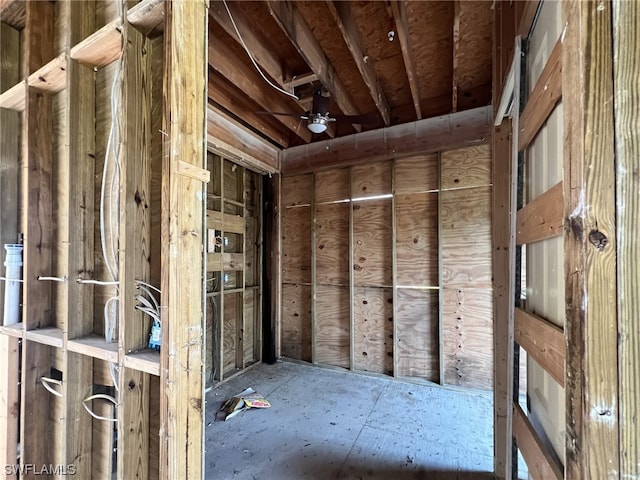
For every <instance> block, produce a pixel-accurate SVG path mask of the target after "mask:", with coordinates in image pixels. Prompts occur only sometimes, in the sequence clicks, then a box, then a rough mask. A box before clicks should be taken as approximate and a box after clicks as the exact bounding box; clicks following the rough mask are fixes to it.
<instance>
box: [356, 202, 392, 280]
mask: <svg viewBox="0 0 640 480" xmlns="http://www.w3.org/2000/svg"><path fill="white" fill-rule="evenodd" d="M391 218H392V211H391V199H382V200H370V201H363V202H355V203H354V205H353V263H354V265H353V269H354V272H353V276H354V282H355V285H357V286H390V285H391V276H392V250H391V249H392V234H391V230H392V228H391Z"/></svg>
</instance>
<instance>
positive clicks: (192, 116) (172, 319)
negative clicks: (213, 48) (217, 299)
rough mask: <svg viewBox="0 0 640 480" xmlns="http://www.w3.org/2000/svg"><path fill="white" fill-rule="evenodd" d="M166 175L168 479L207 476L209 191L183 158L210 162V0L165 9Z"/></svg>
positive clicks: (164, 467) (163, 410)
mask: <svg viewBox="0 0 640 480" xmlns="http://www.w3.org/2000/svg"><path fill="white" fill-rule="evenodd" d="M165 18H166V23H165V75H164V80H165V81H164V85H165V92H164V95H165V102H164V103H165V111H164V113H163V119H164V120H163V131H164V132H166V133H167V136H166V137H165V145H164V162H163V176H162V188H163V198H162V210H163V215H162V218H163V226H162V238H163V242H162V262H163V264H162V267H163V268H162V288H161V290H162V291H163V295H162V343H163V349H162V351H161V364H160V391H161V392H162V395H161V404H160V415H161V421H160V478H161V479H163V480H164V479H169V478H202V477H203V476H204V471H203V449H202V445H203V434H204V428H203V410H204V401H203V390H204V388H203V383H204V378H203V377H204V374H203V354H204V352H203V348H202V321H203V320H202V313H203V312H202V288H201V287H202V281H201V275H202V271H203V267H202V245H203V241H204V240H203V228H202V223H203V222H202V218H203V216H202V208H203V202H202V194H203V193H204V189H203V185H202V183H201V182H198V181H197V180H194V179H191V178H188V177H184V176H176V175H175V171H176V169H177V164H178V161H185V162H189V163H191V164H193V165H195V166H196V167H198V168H204V166H205V165H206V163H205V161H206V149H205V140H206V136H205V131H206V130H205V123H206V122H205V107H206V98H205V97H206V85H205V80H206V63H205V59H206V45H207V29H206V23H207V3H206V2H205V1H203V0H200V1H173V2H167V3H166V12H165Z"/></svg>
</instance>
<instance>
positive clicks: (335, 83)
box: [268, 1, 361, 131]
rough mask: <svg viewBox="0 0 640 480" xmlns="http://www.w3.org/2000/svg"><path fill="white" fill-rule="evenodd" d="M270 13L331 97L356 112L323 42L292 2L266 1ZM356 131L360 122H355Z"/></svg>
mask: <svg viewBox="0 0 640 480" xmlns="http://www.w3.org/2000/svg"><path fill="white" fill-rule="evenodd" d="M268 5H269V10H270V12H271V16H272V17H273V18H274V19H275V21H276V23H277V24H278V25H279V26H280V28H281V29H282V31H283V32H284V33H285V35H286V36H287V37H288V38H289V40H290V41H291V43H292V44H293V46H294V47H295V48H296V49H297V50H298V52H299V53H300V55H301V56H302V58H303V59H304V61H305V62H306V63H307V65H308V66H309V68H310V69H311V70H312V71H313V73H315V74H316V75H317V76H318V79H320V82H321V83H322V84H323V85H324V86H325V87H326V88H327V90H329V93H330V94H331V97H332V98H333V100H334V101H335V102H336V104H337V105H338V107H339V108H340V110H342V112H343V113H345V114H346V115H357V114H359V113H361V112H359V111H358V109H357V108H356V106H355V104H354V103H353V99H352V98H351V95H350V94H349V92H348V91H347V89H346V87H345V86H344V84H343V83H342V81H341V80H340V78H339V77H338V74H337V73H336V72H335V70H334V68H333V65H331V62H330V61H329V59H328V58H327V55H326V54H325V53H324V50H323V49H322V46H321V45H320V43H319V42H318V40H316V38H315V37H314V36H313V32H312V31H311V29H310V28H309V26H308V25H307V23H306V22H305V21H304V18H302V15H300V12H298V9H297V7H296V6H295V4H294V2H291V1H269V2H268ZM354 128H355V129H356V130H357V131H360V130H361V126H360V125H354Z"/></svg>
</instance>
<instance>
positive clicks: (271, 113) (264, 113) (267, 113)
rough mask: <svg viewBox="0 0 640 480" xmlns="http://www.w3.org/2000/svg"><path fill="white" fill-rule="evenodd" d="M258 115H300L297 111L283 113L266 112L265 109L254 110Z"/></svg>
mask: <svg viewBox="0 0 640 480" xmlns="http://www.w3.org/2000/svg"><path fill="white" fill-rule="evenodd" d="M256 113H257V114H258V115H282V116H285V117H300V115H298V114H297V113H285V112H268V111H266V110H258V111H256Z"/></svg>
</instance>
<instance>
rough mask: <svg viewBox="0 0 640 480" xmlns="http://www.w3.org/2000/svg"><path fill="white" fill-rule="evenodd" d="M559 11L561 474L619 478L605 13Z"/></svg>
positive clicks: (607, 8) (588, 6) (573, 6)
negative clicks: (563, 348) (563, 354)
mask: <svg viewBox="0 0 640 480" xmlns="http://www.w3.org/2000/svg"><path fill="white" fill-rule="evenodd" d="M562 7H563V18H564V21H566V25H567V26H566V30H565V32H564V43H563V49H562V52H563V53H562V90H563V108H564V120H565V121H564V147H565V149H564V168H563V172H564V182H563V184H564V199H565V203H564V205H565V218H567V219H568V221H567V223H568V225H567V226H568V227H569V228H568V229H567V231H566V235H565V301H566V319H565V322H566V323H565V332H566V337H567V339H568V341H567V365H566V369H567V370H566V380H565V395H566V428H567V430H566V445H567V450H566V463H565V472H566V476H567V477H568V478H607V476H617V475H618V472H619V471H620V468H619V463H620V456H619V451H620V449H619V445H620V444H619V433H620V432H619V420H618V417H619V414H620V412H619V403H618V401H617V398H618V339H619V335H618V331H617V301H616V298H617V291H616V282H615V281H613V279H614V278H616V245H617V235H616V233H617V232H616V213H615V212H616V210H615V207H616V199H615V174H616V171H615V145H614V116H613V102H612V101H611V99H612V98H613V97H612V96H613V88H612V79H613V68H612V63H613V62H612V55H611V52H612V39H611V4H609V3H604V4H596V3H591V2H581V1H573V0H570V1H568V2H563V3H562ZM593 132H598V135H593ZM603 239H606V240H607V242H606V245H605V244H603Z"/></svg>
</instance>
